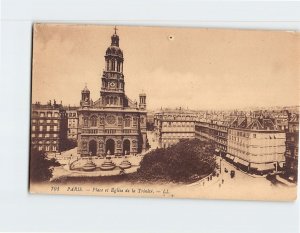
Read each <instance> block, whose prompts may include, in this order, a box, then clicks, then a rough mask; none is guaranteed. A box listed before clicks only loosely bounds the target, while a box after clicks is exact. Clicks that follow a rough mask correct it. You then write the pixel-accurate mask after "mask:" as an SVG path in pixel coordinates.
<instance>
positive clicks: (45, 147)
mask: <svg viewBox="0 0 300 233" xmlns="http://www.w3.org/2000/svg"><path fill="white" fill-rule="evenodd" d="M31 110H32V113H31V146H32V147H33V148H36V149H37V150H39V151H46V152H61V151H62V150H63V149H64V144H65V141H66V139H67V123H68V121H67V114H66V111H65V110H64V109H63V107H62V105H61V104H56V102H55V100H54V103H53V104H51V101H50V102H49V103H48V104H45V105H42V104H40V103H35V104H32V109H31Z"/></svg>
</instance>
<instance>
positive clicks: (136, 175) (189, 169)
mask: <svg viewBox="0 0 300 233" xmlns="http://www.w3.org/2000/svg"><path fill="white" fill-rule="evenodd" d="M299 38H300V37H299V33H297V32H293V31H270V30H237V29H234V30H233V29H208V28H191V27H190V28H188V27H186V28H183V27H142V26H118V25H111V26H107V25H106V26H103V25H84V24H44V23H37V24H34V25H33V48H32V88H31V91H32V93H31V113H30V114H31V115H30V117H31V119H30V142H29V146H30V154H29V159H30V167H29V174H30V177H29V191H30V192H31V193H46V194H70V195H99V196H129V197H150V198H153V197H163V198H201V199H234V200H267V201H293V200H295V199H296V197H297V177H298V153H299V150H298V148H299V80H300V79H299V78H300V77H299V76H300V70H299V61H300V57H299V54H300V40H299Z"/></svg>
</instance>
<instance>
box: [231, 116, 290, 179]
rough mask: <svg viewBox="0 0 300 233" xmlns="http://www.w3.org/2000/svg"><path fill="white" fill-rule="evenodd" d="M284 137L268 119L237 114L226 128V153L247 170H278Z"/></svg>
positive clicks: (261, 172) (280, 164) (283, 133)
mask: <svg viewBox="0 0 300 233" xmlns="http://www.w3.org/2000/svg"><path fill="white" fill-rule="evenodd" d="M285 139H286V137H285V132H282V131H279V130H278V129H277V127H276V126H275V124H274V121H273V120H272V119H263V118H255V119H247V118H245V117H244V118H237V119H236V120H235V121H234V122H233V123H232V125H231V126H230V127H229V129H228V154H227V155H226V157H227V159H229V160H232V162H233V163H235V164H237V165H239V166H240V167H241V168H242V169H244V170H245V171H248V172H253V173H258V174H263V173H268V172H272V171H279V170H282V169H283V167H284V165H285V158H284V152H285Z"/></svg>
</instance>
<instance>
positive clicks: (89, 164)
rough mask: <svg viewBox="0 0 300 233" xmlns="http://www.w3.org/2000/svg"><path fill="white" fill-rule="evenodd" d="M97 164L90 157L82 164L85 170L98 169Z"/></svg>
mask: <svg viewBox="0 0 300 233" xmlns="http://www.w3.org/2000/svg"><path fill="white" fill-rule="evenodd" d="M96 167H97V166H96V164H95V163H94V162H93V161H92V158H89V159H88V161H87V162H86V163H85V164H84V165H83V166H82V170H84V171H94V170H95V169H96Z"/></svg>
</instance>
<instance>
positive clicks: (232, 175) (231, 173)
mask: <svg viewBox="0 0 300 233" xmlns="http://www.w3.org/2000/svg"><path fill="white" fill-rule="evenodd" d="M234 176H235V171H233V170H231V171H230V177H231V178H233V177H234Z"/></svg>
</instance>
